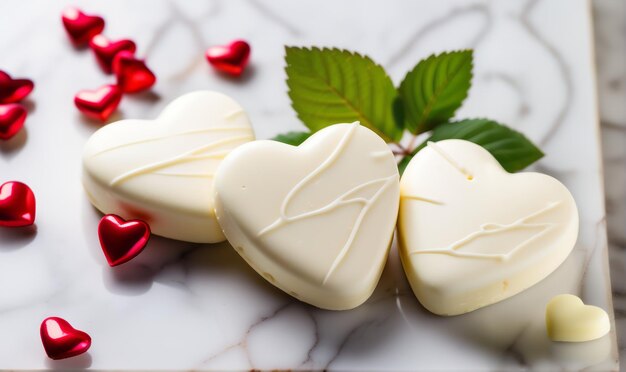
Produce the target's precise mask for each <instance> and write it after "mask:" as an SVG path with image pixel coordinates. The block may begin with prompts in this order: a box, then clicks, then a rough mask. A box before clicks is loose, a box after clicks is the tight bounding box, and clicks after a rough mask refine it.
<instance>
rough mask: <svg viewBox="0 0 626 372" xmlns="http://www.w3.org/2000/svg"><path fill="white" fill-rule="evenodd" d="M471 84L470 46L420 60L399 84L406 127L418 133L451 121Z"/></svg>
mask: <svg viewBox="0 0 626 372" xmlns="http://www.w3.org/2000/svg"><path fill="white" fill-rule="evenodd" d="M471 85H472V51H471V50H463V51H459V52H449V53H442V54H439V55H432V56H430V57H428V58H426V59H424V60H421V61H420V62H419V63H418V64H417V65H416V66H415V68H413V70H411V71H409V73H408V74H406V76H405V77H404V80H403V81H402V83H400V87H399V88H398V91H399V93H400V97H402V101H403V103H404V108H405V112H406V129H408V130H409V131H410V132H411V133H414V134H419V133H423V132H426V131H428V130H430V129H432V128H434V127H435V126H437V125H438V124H441V123H445V122H446V121H448V120H449V119H450V118H452V116H454V112H455V111H456V110H457V109H458V108H459V107H461V104H462V103H463V101H464V100H465V98H466V97H467V93H468V91H469V88H470V86H471Z"/></svg>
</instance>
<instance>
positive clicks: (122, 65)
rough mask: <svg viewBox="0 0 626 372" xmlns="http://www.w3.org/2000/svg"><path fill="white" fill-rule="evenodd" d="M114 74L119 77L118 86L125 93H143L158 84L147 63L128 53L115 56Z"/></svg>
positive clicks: (123, 52) (124, 52)
mask: <svg viewBox="0 0 626 372" xmlns="http://www.w3.org/2000/svg"><path fill="white" fill-rule="evenodd" d="M113 72H115V76H116V77H117V85H118V86H119V87H120V89H122V91H123V92H124V93H137V92H141V91H143V90H146V89H148V88H150V87H151V86H153V85H154V83H155V82H156V76H155V75H154V73H153V72H152V71H151V70H150V69H149V68H148V66H146V63H145V61H144V60H142V59H138V58H135V56H134V55H133V54H132V53H130V52H127V51H121V52H119V53H118V54H117V55H116V56H115V58H114V59H113Z"/></svg>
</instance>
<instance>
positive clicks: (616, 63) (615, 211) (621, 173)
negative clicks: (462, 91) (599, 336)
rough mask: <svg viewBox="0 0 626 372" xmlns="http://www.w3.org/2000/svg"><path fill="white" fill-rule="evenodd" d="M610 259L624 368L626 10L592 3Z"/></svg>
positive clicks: (608, 0) (604, 1)
mask: <svg viewBox="0 0 626 372" xmlns="http://www.w3.org/2000/svg"><path fill="white" fill-rule="evenodd" d="M592 4H593V14H594V32H595V46H596V64H597V65H596V66H597V71H598V93H599V95H598V98H599V107H600V122H601V129H602V145H603V146H602V149H603V160H604V185H605V192H606V211H607V227H608V236H609V259H610V267H611V282H612V286H613V305H614V309H615V324H616V326H617V336H618V343H619V345H620V359H621V365H622V366H624V365H626V355H625V354H626V105H625V104H624V102H626V6H625V4H624V2H623V1H616V0H595V1H593V3H592Z"/></svg>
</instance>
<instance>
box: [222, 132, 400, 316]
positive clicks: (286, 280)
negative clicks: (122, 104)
mask: <svg viewBox="0 0 626 372" xmlns="http://www.w3.org/2000/svg"><path fill="white" fill-rule="evenodd" d="M398 178H399V176H398V169H397V166H396V162H395V159H394V155H393V153H392V152H391V151H390V150H389V147H388V146H387V144H386V143H385V142H384V141H383V140H382V139H381V138H380V137H378V136H377V135H376V134H375V133H374V132H372V131H371V130H369V129H367V128H365V127H362V126H360V125H359V124H358V123H354V124H337V125H333V126H330V127H327V128H325V129H323V130H321V131H319V132H317V133H315V134H314V135H313V136H311V137H310V138H309V139H308V140H307V141H305V142H304V143H303V144H302V145H300V146H299V147H294V146H290V145H286V144H282V143H279V142H275V141H256V142H252V143H248V144H245V145H243V146H241V147H239V148H237V149H236V150H234V151H233V152H232V153H231V154H230V155H229V156H228V158H226V159H225V160H224V162H223V163H222V165H221V166H220V168H219V169H218V171H217V174H216V177H215V192H216V195H215V203H216V204H215V205H216V213H217V216H218V219H219V222H220V225H221V226H222V228H223V230H224V234H225V235H226V237H227V238H228V240H229V242H230V243H231V244H232V245H233V247H234V248H235V249H236V250H237V252H239V254H240V255H241V256H242V257H243V258H244V259H245V260H246V261H247V262H248V263H249V264H250V266H252V267H253V268H254V269H255V270H256V271H257V272H258V273H259V274H261V275H262V276H263V277H264V278H266V279H267V280H268V281H269V282H271V283H272V284H274V285H275V286H277V287H278V288H280V289H282V290H283V291H285V292H287V293H289V294H290V295H292V296H294V297H296V298H298V299H300V300H302V301H305V302H308V303H310V304H312V305H315V306H318V307H321V308H325V309H333V310H343V309H350V308H353V307H356V306H358V305H360V304H361V303H363V302H364V301H365V300H366V299H367V298H368V297H369V296H370V295H371V293H372V291H373V290H374V287H375V286H376V283H377V282H378V279H379V278H380V275H381V272H382V269H383V266H384V264H385V260H386V258H387V253H388V250H389V245H390V242H391V239H392V236H393V230H394V227H395V222H396V217H397V212H398V203H399V183H398Z"/></svg>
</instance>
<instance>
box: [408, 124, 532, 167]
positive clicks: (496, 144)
mask: <svg viewBox="0 0 626 372" xmlns="http://www.w3.org/2000/svg"><path fill="white" fill-rule="evenodd" d="M453 138H456V139H464V140H467V141H470V142H474V143H475V144H478V145H481V146H482V147H484V148H485V149H486V150H487V151H489V152H490V153H491V155H493V156H494V157H495V158H496V159H497V160H498V162H500V164H501V165H502V167H503V168H504V169H506V170H507V171H508V172H517V171H520V170H522V169H524V168H526V167H527V166H529V165H531V164H532V163H534V162H536V161H537V160H539V159H541V158H542V157H543V152H541V150H539V149H538V148H537V146H535V145H534V144H533V143H532V142H530V140H529V139H528V138H526V137H525V136H524V135H523V134H521V133H520V132H517V131H515V130H513V129H511V128H508V127H506V126H504V125H502V124H499V123H497V122H495V121H493V120H489V119H467V120H461V121H458V122H452V123H446V124H442V125H440V126H438V127H437V128H435V129H434V130H433V132H432V135H431V136H430V137H429V138H428V139H427V140H426V141H424V142H423V143H422V144H421V145H419V146H418V147H417V148H416V149H415V150H414V151H413V152H412V154H411V155H409V156H407V157H405V158H404V159H402V160H401V161H400V163H398V168H399V169H400V172H403V171H404V169H405V168H406V166H407V165H408V163H409V161H411V159H412V158H413V156H414V155H415V154H417V153H418V152H419V151H420V150H421V149H423V148H424V147H426V144H427V142H429V141H433V142H437V141H442V140H445V139H453Z"/></svg>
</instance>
